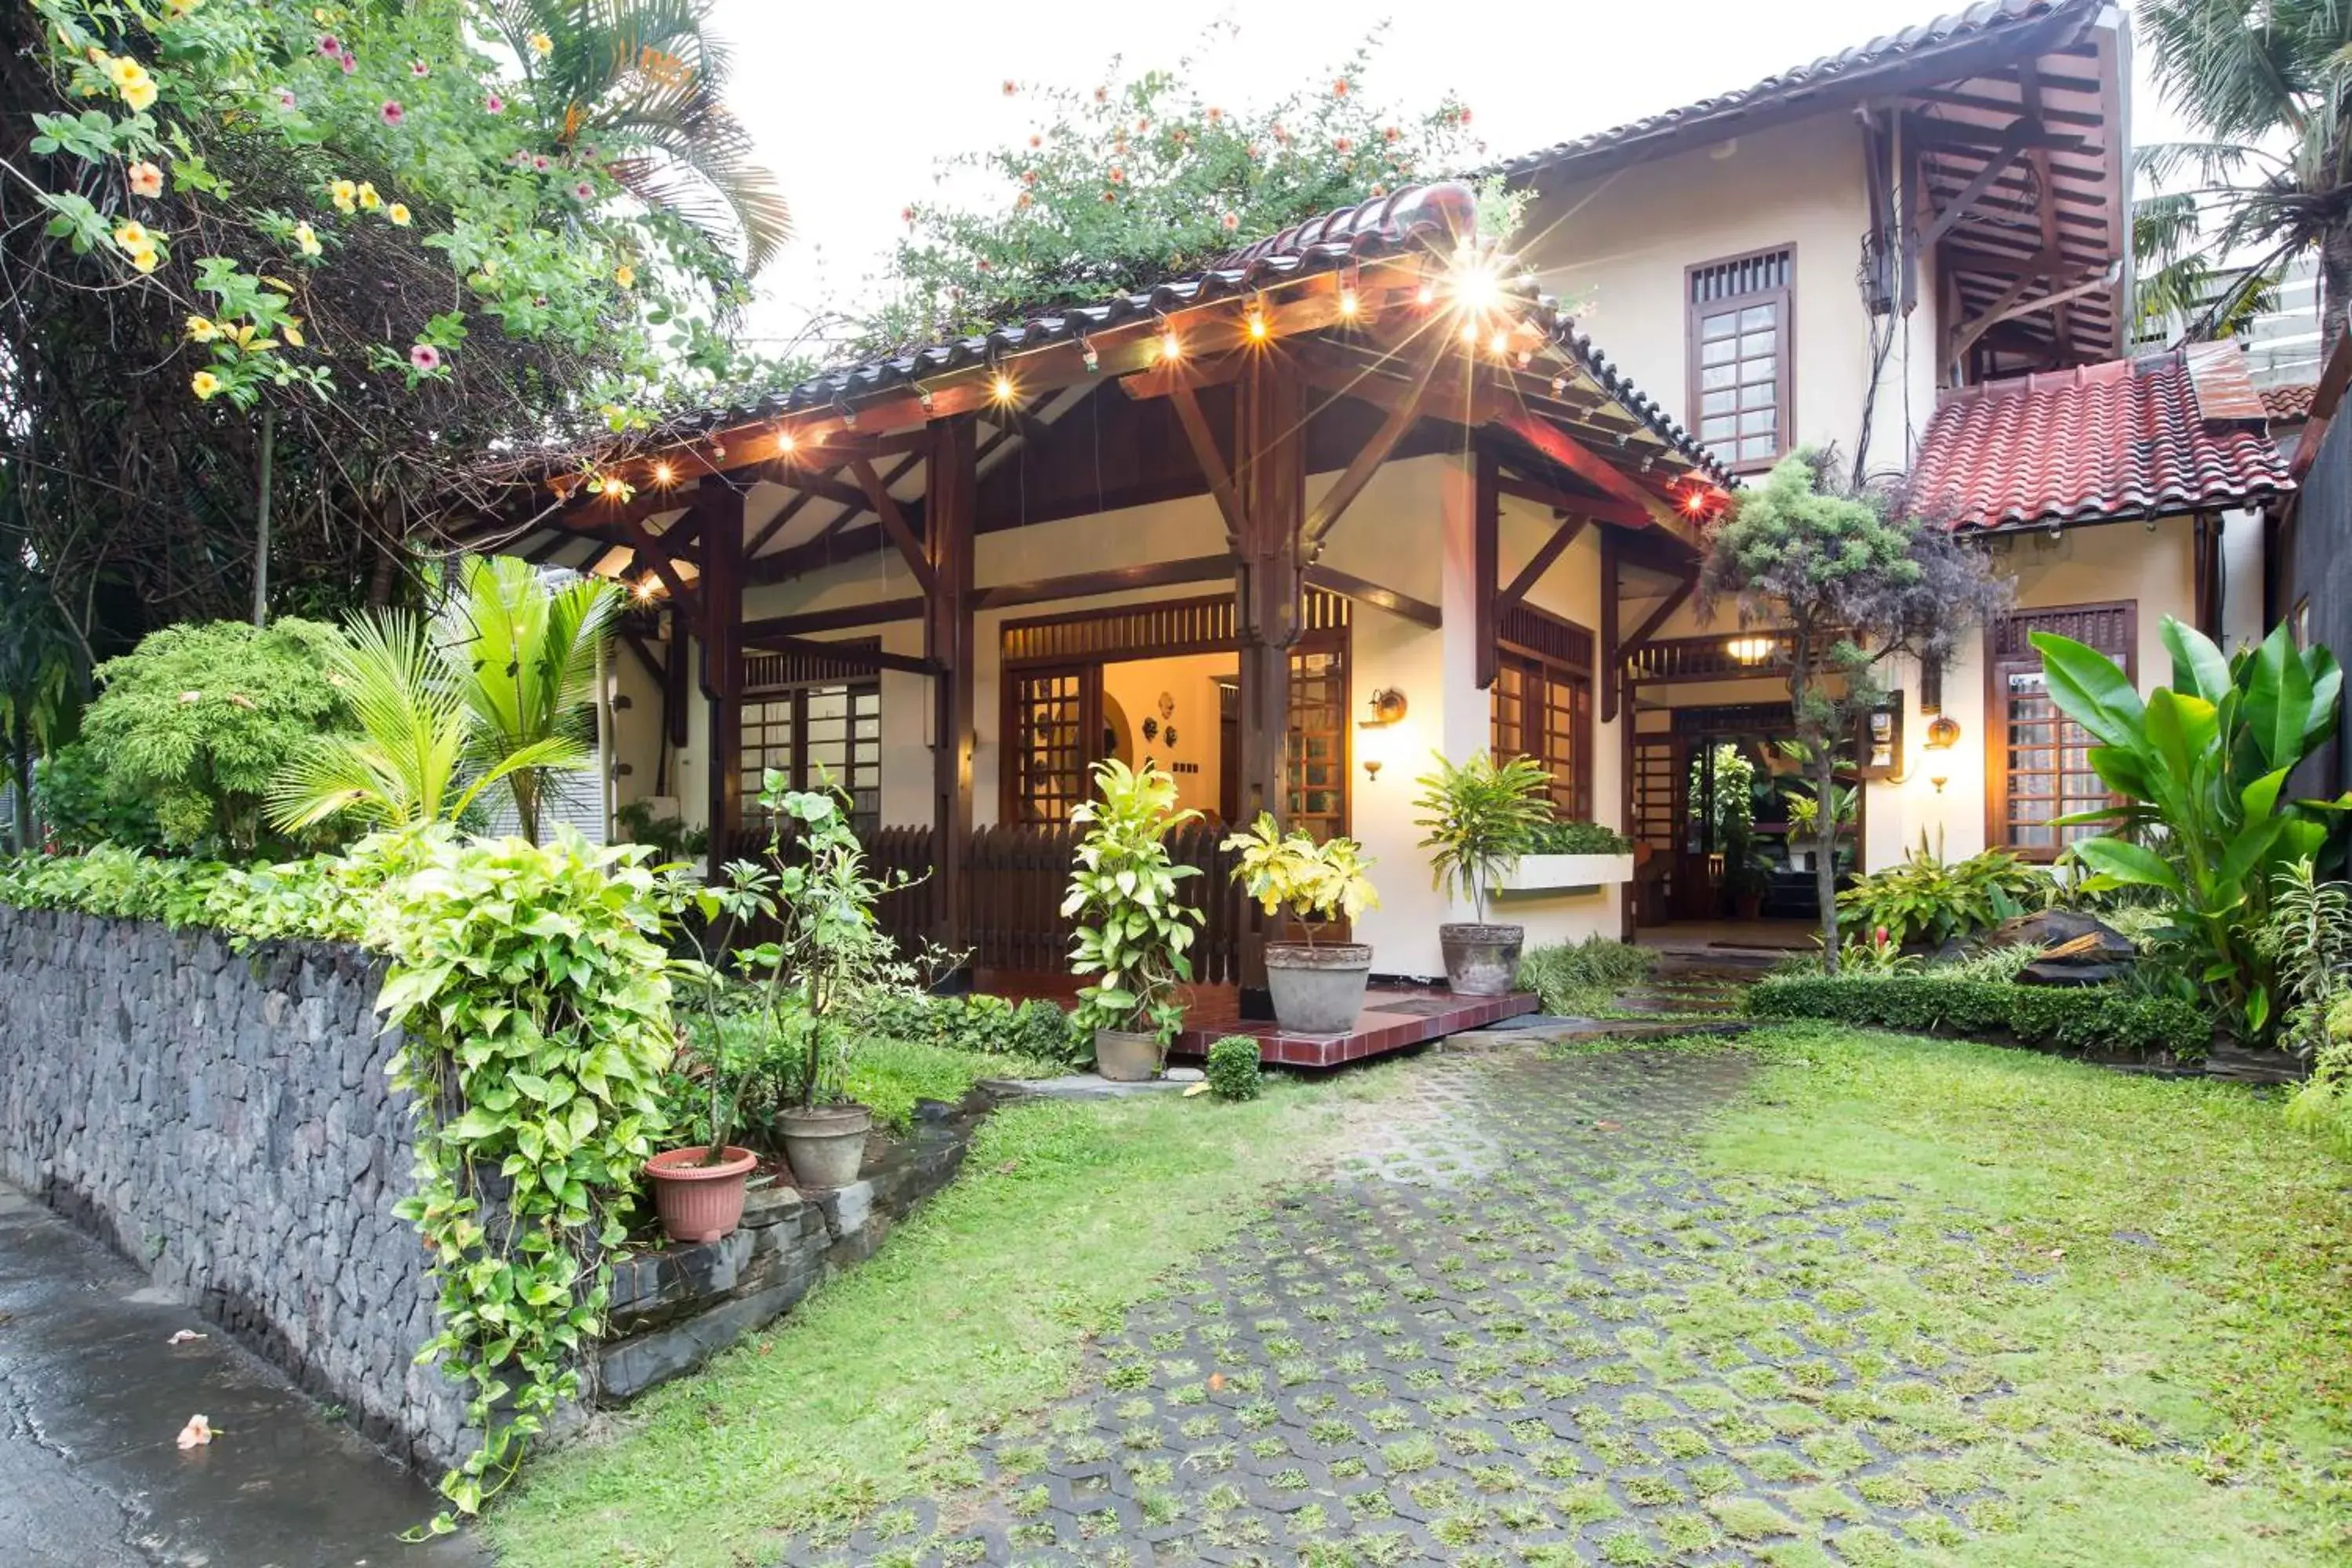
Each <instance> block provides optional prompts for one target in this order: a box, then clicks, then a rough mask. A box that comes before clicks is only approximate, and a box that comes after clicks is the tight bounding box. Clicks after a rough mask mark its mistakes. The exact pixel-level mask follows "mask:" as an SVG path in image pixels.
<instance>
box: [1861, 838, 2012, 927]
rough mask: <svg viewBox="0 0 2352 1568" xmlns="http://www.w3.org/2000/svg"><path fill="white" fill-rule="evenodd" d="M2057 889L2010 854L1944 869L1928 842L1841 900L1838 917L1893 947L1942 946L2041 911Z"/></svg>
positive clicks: (1995, 852) (1992, 853)
mask: <svg viewBox="0 0 2352 1568" xmlns="http://www.w3.org/2000/svg"><path fill="white" fill-rule="evenodd" d="M2056 890H2057V886H2056V884H2055V883H2054V882H2053V881H2052V879H2050V877H2049V875H2048V874H2047V873H2045V872H2042V871H2040V870H2037V869H2035V868H2033V867H2032V866H2029V865H2027V864H2026V863H2025V862H2024V861H2022V860H2020V859H2019V858H2017V857H2016V856H2014V855H2012V854H2011V853H2010V852H2009V851H2008V850H2006V849H1988V850H1986V851H1985V852H1984V853H1983V854H1981V855H1971V856H1970V857H1969V858H1967V859H1965V860H1956V861H1953V862H1951V863H1950V864H1946V863H1945V862H1944V861H1943V860H1940V859H1938V858H1937V857H1936V856H1935V855H1933V854H1931V853H1929V851H1928V849H1927V842H1926V840H1925V839H1924V838H1923V839H1922V840H1921V842H1920V845H1919V847H1918V848H1916V849H1914V850H1913V851H1911V854H1910V856H1909V858H1906V860H1905V861H1904V862H1903V864H1901V865H1899V866H1894V867H1890V868H1887V869H1886V870H1884V871H1874V872H1872V873H1871V874H1870V875H1869V876H1866V877H1863V878H1859V879H1856V880H1855V882H1854V884H1853V886H1852V887H1851V888H1848V889H1846V890H1845V891H1844V892H1843V893H1840V894H1839V895H1838V900H1837V901H1838V915H1839V918H1840V920H1841V921H1843V923H1845V924H1847V925H1850V926H1852V927H1853V928H1854V929H1855V930H1856V931H1858V932H1860V933H1861V934H1862V935H1864V936H1870V935H1873V934H1874V933H1875V932H1877V931H1885V932H1886V936H1887V940H1888V941H1889V942H1892V943H1893V944H1894V945H1895V946H1896V947H1901V946H1902V945H1904V944H1905V943H1906V942H1927V943H1928V944H1929V945H1931V946H1940V945H1942V944H1943V943H1944V942H1950V941H1953V940H1955V939H1957V938H1960V937H1966V936H1972V935H1974V934H1975V933H1976V932H1978V931H1990V930H1991V929H1992V928H1993V927H1994V926H1997V925H1999V924H2000V922H2001V921H2005V920H2008V919H2009V918H2010V917H2011V916H2012V915H2019V914H2022V913H2024V912H2025V911H2026V910H2037V909H2040V908H2042V906H2043V905H2045V904H2047V903H2048V902H2049V901H2050V898H2051V895H2052V894H2053V893H2054V892H2055V891H2056Z"/></svg>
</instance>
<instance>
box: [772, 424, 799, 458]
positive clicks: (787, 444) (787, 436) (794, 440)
mask: <svg viewBox="0 0 2352 1568" xmlns="http://www.w3.org/2000/svg"><path fill="white" fill-rule="evenodd" d="M800 444H801V438H800V437H797V436H795V435H793V433H792V432H791V431H789V430H779V431H777V432H776V450H777V451H779V452H782V454H783V455H784V456H785V457H787V458H789V457H791V456H792V455H793V447H797V446H799V445H800Z"/></svg>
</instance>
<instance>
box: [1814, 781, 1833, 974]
mask: <svg viewBox="0 0 2352 1568" xmlns="http://www.w3.org/2000/svg"><path fill="white" fill-rule="evenodd" d="M1813 751H1814V756H1813V799H1814V800H1815V801H1816V802H1817V803H1818V805H1819V810H1818V811H1817V812H1816V814H1815V816H1814V819H1813V820H1814V826H1815V828H1816V830H1817V831H1818V832H1819V834H1820V835H1821V840H1820V842H1821V847H1820V848H1818V849H1816V850H1815V851H1814V852H1813V891H1814V893H1815V894H1816V895H1817V896H1818V897H1819V898H1820V899H1821V900H1822V963H1825V964H1827V965H1828V967H1829V972H1830V973H1832V974H1835V973H1837V966H1838V915H1837V838H1838V822H1837V795H1836V791H1837V753H1836V752H1834V751H1832V749H1831V748H1830V747H1829V745H1828V744H1826V743H1823V744H1821V745H1818V746H1816V747H1814V749H1813Z"/></svg>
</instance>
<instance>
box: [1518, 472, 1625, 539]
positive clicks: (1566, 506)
mask: <svg viewBox="0 0 2352 1568" xmlns="http://www.w3.org/2000/svg"><path fill="white" fill-rule="evenodd" d="M1495 482H1496V489H1500V490H1501V491H1502V492H1503V493H1504V494H1505V495H1507V496H1510V497H1512V498H1514V499H1515V500H1523V501H1532V502H1534V503H1535V504H1536V505H1537V506H1540V507H1548V508H1549V509H1550V510H1553V511H1563V512H1569V513H1571V514H1573V515H1575V516H1578V517H1589V518H1591V520H1592V521H1595V522H1613V523H1615V524H1617V525H1618V526H1619V527H1620V528H1647V527H1649V526H1650V521H1651V519H1650V513H1649V511H1648V510H1647V509H1646V508H1643V507H1638V506H1634V505H1633V504H1632V503H1631V502H1628V501H1622V500H1617V499H1615V498H1614V497H1612V496H1596V495H1582V494H1577V493H1573V492H1570V491H1568V490H1564V489H1559V487H1558V486H1555V485H1548V484H1545V483H1543V482H1542V481H1541V480H1539V479H1528V478H1527V477H1525V476H1524V475H1520V474H1510V473H1507V474H1504V475H1502V476H1500V477H1499V478H1498V479H1496V481H1495Z"/></svg>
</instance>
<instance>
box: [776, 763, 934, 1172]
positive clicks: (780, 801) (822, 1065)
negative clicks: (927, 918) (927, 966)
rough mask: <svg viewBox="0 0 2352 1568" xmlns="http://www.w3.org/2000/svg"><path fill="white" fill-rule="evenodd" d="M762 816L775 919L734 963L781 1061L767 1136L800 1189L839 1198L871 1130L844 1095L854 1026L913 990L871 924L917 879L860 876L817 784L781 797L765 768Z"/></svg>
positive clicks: (836, 798)
mask: <svg viewBox="0 0 2352 1568" xmlns="http://www.w3.org/2000/svg"><path fill="white" fill-rule="evenodd" d="M760 805H761V806H762V807H763V808H764V809H765V810H766V811H767V812H768V813H769V821H770V823H771V827H770V837H769V856H770V858H772V860H774V861H775V862H776V863H777V867H778V868H777V869H776V870H775V871H773V872H764V871H763V872H761V873H758V876H759V877H760V878H761V879H764V881H763V884H762V885H763V886H764V887H772V889H773V893H772V898H771V899H770V900H769V905H768V908H767V910H765V911H763V912H767V913H771V914H772V915H773V917H774V919H775V921H776V924H777V934H776V936H775V938H774V940H772V941H769V942H761V944H760V945H759V946H757V947H755V948H752V949H751V950H750V951H749V952H744V953H742V954H740V955H739V962H740V963H741V964H742V966H743V968H744V970H745V971H746V972H747V973H751V974H753V975H755V976H759V977H760V978H761V984H762V988H763V989H764V991H765V992H766V995H767V1005H768V1015H769V1018H770V1020H771V1022H772V1025H773V1027H774V1030H775V1038H776V1040H777V1042H778V1043H779V1046H780V1047H781V1049H782V1057H783V1059H784V1062H785V1067H784V1070H783V1073H782V1078H783V1080H784V1086H783V1092H782V1096H781V1097H780V1098H781V1100H782V1105H781V1108H780V1109H779V1110H777V1112H776V1133H777V1136H778V1138H779V1140H780V1141H781V1142H782V1144H783V1146H784V1158H785V1159H786V1160H788V1161H789V1162H791V1163H792V1167H793V1179H794V1180H795V1181H796V1182H797V1183H798V1184H800V1185H801V1186H803V1187H819V1188H823V1187H845V1186H847V1185H849V1184H851V1183H852V1182H855V1181H856V1179H857V1173H858V1170H859V1168H860V1167H861V1166H862V1165H863V1164H864V1163H865V1159H866V1138H867V1136H868V1134H870V1133H871V1132H872V1131H873V1130H874V1117H873V1113H872V1112H871V1111H870V1110H867V1109H866V1107H865V1106H862V1105H859V1104H856V1103H855V1102H854V1101H851V1100H847V1099H846V1098H845V1082H846V1079H847V1077H848V1070H849V1064H850V1061H851V1059H852V1058H853V1056H854V1054H855V1052H856V1043H857V1033H858V1031H857V1025H856V1020H857V1019H858V1018H859V1017H860V1016H863V1014H864V1013H865V1011H866V1009H867V1008H868V1006H869V1005H870V1004H871V1003H872V1001H873V999H874V998H875V997H876V996H877V994H881V993H883V992H887V991H891V990H906V989H911V988H913V987H914V985H915V984H916V976H915V968H914V966H913V965H912V964H910V963H905V962H903V961H902V960H900V959H899V957H898V950H897V949H896V947H894V946H893V945H892V943H891V941H890V938H889V937H888V935H887V934H886V933H885V932H884V931H882V929H881V927H880V926H879V925H877V923H876V922H875V919H874V906H875V902H876V900H879V899H880V898H881V897H882V896H883V895H884V894H886V893H891V892H896V891H898V889H901V888H905V887H908V886H911V885H912V884H913V883H914V882H915V881H916V880H917V879H916V878H913V877H909V876H908V875H907V874H906V873H904V872H895V873H893V874H892V875H891V876H890V877H889V878H888V879H883V880H877V879H875V878H872V877H869V876H867V875H866V854H865V851H864V849H863V848H862V847H860V846H859V845H858V842H857V835H856V833H855V832H854V831H852V829H851V828H850V826H849V818H848V816H847V815H846V814H845V812H844V810H843V806H844V805H845V802H844V800H843V798H842V796H841V795H840V793H839V792H838V791H837V790H835V789H834V788H832V787H831V786H830V784H828V783H826V782H825V781H824V779H823V778H822V777H820V779H819V783H818V787H817V788H815V789H809V790H794V789H788V788H786V787H784V777H783V775H782V773H779V772H777V771H776V770H774V769H770V770H768V773H767V775H766V787H765V788H763V789H762V790H761V792H760ZM787 823H789V824H792V825H793V844H792V845H791V846H790V851H791V858H790V860H789V862H788V861H787V858H786V851H787V846H786V844H785V842H784V839H783V834H784V831H785V825H786V824H787Z"/></svg>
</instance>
